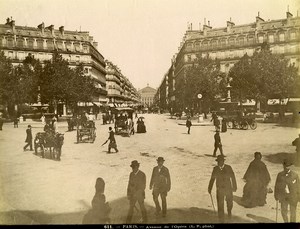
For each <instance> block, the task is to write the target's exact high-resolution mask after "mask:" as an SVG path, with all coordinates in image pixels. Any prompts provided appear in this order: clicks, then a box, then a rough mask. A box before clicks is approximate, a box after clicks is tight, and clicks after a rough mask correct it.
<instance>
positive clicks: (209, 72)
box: [176, 57, 225, 111]
mask: <svg viewBox="0 0 300 229" xmlns="http://www.w3.org/2000/svg"><path fill="white" fill-rule="evenodd" d="M224 79H225V74H224V73H222V72H221V71H220V63H219V62H218V61H217V60H212V59H210V58H208V57H207V58H199V59H198V60H197V61H196V62H194V63H193V65H192V66H190V67H189V68H188V69H187V70H186V75H185V77H183V78H180V79H178V81H177V82H176V84H177V87H176V98H177V99H178V100H179V101H180V104H181V105H182V106H183V105H184V106H186V107H188V108H197V106H198V105H197V104H199V102H200V100H199V99H198V98H197V95H198V94H201V95H202V98H201V105H202V111H203V110H204V111H205V110H208V108H209V107H210V106H211V104H212V103H213V101H215V100H216V98H217V97H220V95H221V94H222V93H224V87H225V85H224V83H225V80H224Z"/></svg>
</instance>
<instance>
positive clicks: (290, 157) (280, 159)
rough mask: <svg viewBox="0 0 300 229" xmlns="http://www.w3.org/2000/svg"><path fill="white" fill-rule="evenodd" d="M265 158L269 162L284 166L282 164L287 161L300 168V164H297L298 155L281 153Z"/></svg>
mask: <svg viewBox="0 0 300 229" xmlns="http://www.w3.org/2000/svg"><path fill="white" fill-rule="evenodd" d="M265 158H266V159H267V160H268V161H269V162H271V163H274V164H282V162H283V161H284V160H285V159H286V160H289V161H292V162H293V163H294V165H296V166H299V163H297V161H296V153H286V152H281V153H276V154H270V155H267V156H265Z"/></svg>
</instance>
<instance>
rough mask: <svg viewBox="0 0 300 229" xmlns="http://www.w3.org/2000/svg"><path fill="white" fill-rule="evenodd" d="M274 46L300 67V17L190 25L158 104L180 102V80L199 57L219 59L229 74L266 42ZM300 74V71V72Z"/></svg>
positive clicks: (168, 73)
mask: <svg viewBox="0 0 300 229" xmlns="http://www.w3.org/2000/svg"><path fill="white" fill-rule="evenodd" d="M264 42H267V43H268V44H269V45H270V49H271V51H272V53H275V54H283V55H284V57H285V58H287V59H288V60H289V61H290V63H291V64H294V65H295V66H296V67H298V70H300V68H299V67H300V17H298V16H297V17H293V15H292V14H291V13H290V12H287V13H286V18H285V19H278V20H267V21H265V20H264V19H262V18H261V17H260V16H259V15H258V16H257V17H256V20H255V22H253V23H249V24H244V25H235V23H234V22H232V21H231V20H230V21H227V23H226V27H222V28H212V26H210V22H209V21H208V23H207V24H206V22H205V24H204V25H203V28H202V30H200V29H199V30H193V29H192V25H191V24H190V25H189V26H188V30H187V31H186V33H185V35H184V38H183V41H182V42H181V44H180V47H179V48H178V53H176V54H175V55H174V56H173V58H172V61H171V67H170V68H169V69H168V71H167V73H166V74H165V75H164V76H163V80H162V83H161V85H160V87H159V89H158V92H162V91H163V93H161V94H160V96H156V98H160V99H159V101H156V102H157V103H160V104H163V105H164V106H167V107H168V108H170V107H174V103H175V101H176V97H175V93H174V92H175V91H176V81H178V79H179V78H181V77H185V74H186V69H187V67H189V66H191V65H192V64H193V62H194V61H195V60H197V58H199V57H209V58H212V59H218V60H219V61H220V65H221V71H222V72H225V73H226V74H227V73H228V72H229V70H230V68H231V67H233V65H234V64H235V63H236V62H238V61H239V59H240V58H241V57H242V56H244V55H245V54H247V55H249V56H252V55H253V53H254V52H255V51H256V50H257V49H259V48H260V47H261V45H262V43H264ZM299 73H300V71H299Z"/></svg>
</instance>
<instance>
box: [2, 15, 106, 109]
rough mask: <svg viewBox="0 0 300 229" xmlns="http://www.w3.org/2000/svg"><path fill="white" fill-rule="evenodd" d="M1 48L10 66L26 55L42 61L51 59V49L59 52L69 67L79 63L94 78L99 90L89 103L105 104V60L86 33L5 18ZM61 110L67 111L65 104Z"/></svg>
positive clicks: (19, 61) (16, 63)
mask: <svg viewBox="0 0 300 229" xmlns="http://www.w3.org/2000/svg"><path fill="white" fill-rule="evenodd" d="M0 49H1V50H2V51H3V52H4V54H5V55H6V56H7V57H9V58H10V59H11V60H12V62H13V65H19V64H21V63H22V61H23V60H24V59H25V58H26V56H28V55H32V56H34V58H36V59H39V60H40V61H41V62H43V61H45V60H50V59H51V58H52V54H53V52H54V51H58V52H59V53H60V54H61V55H62V57H63V58H64V59H66V60H67V61H68V62H69V66H70V67H76V66H77V65H78V64H79V63H82V64H83V66H84V70H85V73H86V74H87V75H90V76H91V77H92V78H93V79H94V80H95V84H96V86H97V87H98V88H99V92H100V93H99V94H100V95H99V97H97V98H94V101H93V104H90V105H91V106H93V105H96V106H101V104H105V103H106V95H107V91H106V78H105V75H106V70H105V61H104V57H103V56H102V55H101V53H100V52H99V51H98V50H97V42H95V41H94V40H93V37H92V36H90V35H89V32H77V31H67V30H65V29H64V26H60V27H59V29H58V30H57V29H54V25H50V26H48V27H45V25H44V23H41V24H40V25H38V26H37V27H36V28H35V27H27V26H17V25H16V24H15V21H14V20H12V19H9V18H7V21H6V23H5V24H0ZM62 113H63V114H66V108H65V106H63V109H62Z"/></svg>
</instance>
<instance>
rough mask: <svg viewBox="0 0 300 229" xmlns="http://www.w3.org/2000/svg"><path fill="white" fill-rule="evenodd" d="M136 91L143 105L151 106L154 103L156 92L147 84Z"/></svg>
mask: <svg viewBox="0 0 300 229" xmlns="http://www.w3.org/2000/svg"><path fill="white" fill-rule="evenodd" d="M138 93H139V94H140V96H141V103H142V105H143V106H144V107H151V106H152V105H153V103H154V97H155V94H156V93H157V90H156V89H154V88H152V87H149V84H148V85H147V87H145V88H143V89H141V90H139V91H138Z"/></svg>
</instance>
